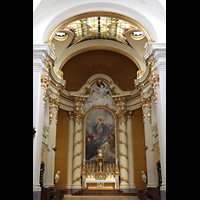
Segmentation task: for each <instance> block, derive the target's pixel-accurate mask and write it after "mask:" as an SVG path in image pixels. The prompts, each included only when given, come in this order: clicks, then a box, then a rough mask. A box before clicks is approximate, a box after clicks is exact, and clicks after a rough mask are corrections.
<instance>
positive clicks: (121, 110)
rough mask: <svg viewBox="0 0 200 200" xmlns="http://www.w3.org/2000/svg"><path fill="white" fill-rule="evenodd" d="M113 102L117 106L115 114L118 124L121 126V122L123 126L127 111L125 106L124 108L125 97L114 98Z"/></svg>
mask: <svg viewBox="0 0 200 200" xmlns="http://www.w3.org/2000/svg"><path fill="white" fill-rule="evenodd" d="M114 100H115V102H116V104H117V111H116V112H115V113H116V115H117V116H118V118H119V123H120V124H122V122H124V124H126V112H127V110H126V106H125V97H119V98H115V99H114Z"/></svg>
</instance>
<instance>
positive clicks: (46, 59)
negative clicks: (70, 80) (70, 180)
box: [33, 44, 56, 200]
mask: <svg viewBox="0 0 200 200" xmlns="http://www.w3.org/2000/svg"><path fill="white" fill-rule="evenodd" d="M55 60H56V56H55V55H54V54H53V53H52V51H51V48H50V47H49V45H48V44H45V45H44V44H34V45H33V126H34V127H35V129H36V131H37V134H36V136H35V137H34V138H33V199H34V200H36V199H38V200H39V199H40V196H41V188H40V186H39V177H40V163H41V147H42V137H43V121H44V106H45V103H46V97H47V95H48V93H49V86H50V80H49V75H48V72H49V68H50V67H51V66H52V65H53V64H54V62H55ZM52 63H53V64H52Z"/></svg>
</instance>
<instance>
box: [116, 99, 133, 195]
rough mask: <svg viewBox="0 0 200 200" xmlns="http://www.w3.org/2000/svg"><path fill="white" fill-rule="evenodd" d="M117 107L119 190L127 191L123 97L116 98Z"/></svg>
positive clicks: (126, 153)
mask: <svg viewBox="0 0 200 200" xmlns="http://www.w3.org/2000/svg"><path fill="white" fill-rule="evenodd" d="M115 100H116V102H117V108H118V110H117V111H116V114H117V116H118V121H119V160H120V161H119V165H120V180H121V182H120V190H123V191H129V187H130V185H129V175H128V172H129V170H128V152H127V147H128V145H127V138H126V137H127V132H126V116H125V115H126V109H125V103H124V101H125V97H122V98H120V97H119V98H116V99H115Z"/></svg>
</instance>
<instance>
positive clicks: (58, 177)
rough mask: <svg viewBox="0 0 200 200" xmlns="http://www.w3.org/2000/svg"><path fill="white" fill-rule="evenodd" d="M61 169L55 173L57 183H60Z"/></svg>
mask: <svg viewBox="0 0 200 200" xmlns="http://www.w3.org/2000/svg"><path fill="white" fill-rule="evenodd" d="M59 174H60V171H57V173H56V175H55V183H58V181H59V179H60V176H59Z"/></svg>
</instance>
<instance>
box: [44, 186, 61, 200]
mask: <svg viewBox="0 0 200 200" xmlns="http://www.w3.org/2000/svg"><path fill="white" fill-rule="evenodd" d="M63 198H64V190H62V189H61V190H59V187H49V188H44V187H43V188H42V195H41V200H53V199H54V200H62V199H63Z"/></svg>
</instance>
